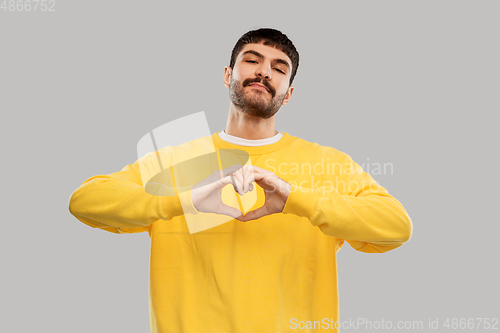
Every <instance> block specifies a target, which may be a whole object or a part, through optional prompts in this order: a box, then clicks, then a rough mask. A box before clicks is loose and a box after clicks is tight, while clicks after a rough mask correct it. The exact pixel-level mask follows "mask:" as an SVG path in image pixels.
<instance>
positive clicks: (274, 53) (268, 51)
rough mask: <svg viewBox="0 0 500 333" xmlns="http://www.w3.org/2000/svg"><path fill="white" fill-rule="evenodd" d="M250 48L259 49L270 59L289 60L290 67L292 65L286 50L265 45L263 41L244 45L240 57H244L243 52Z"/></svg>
mask: <svg viewBox="0 0 500 333" xmlns="http://www.w3.org/2000/svg"><path fill="white" fill-rule="evenodd" d="M248 50H253V51H257V52H258V53H260V54H262V55H263V56H264V57H266V58H269V59H283V60H285V61H286V62H288V64H289V66H290V68H291V67H292V61H291V60H290V58H289V57H288V56H287V55H286V53H285V52H283V51H281V50H278V49H276V48H274V47H272V46H268V45H264V44H263V43H258V44H257V43H250V44H245V45H243V47H242V49H241V51H240V54H239V55H238V58H241V57H243V53H245V51H248Z"/></svg>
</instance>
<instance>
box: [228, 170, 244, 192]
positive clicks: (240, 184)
mask: <svg viewBox="0 0 500 333" xmlns="http://www.w3.org/2000/svg"><path fill="white" fill-rule="evenodd" d="M231 181H232V182H233V187H234V190H235V191H236V192H238V194H239V195H243V194H245V192H244V181H243V175H242V174H241V172H240V171H237V172H235V173H233V174H232V175H231Z"/></svg>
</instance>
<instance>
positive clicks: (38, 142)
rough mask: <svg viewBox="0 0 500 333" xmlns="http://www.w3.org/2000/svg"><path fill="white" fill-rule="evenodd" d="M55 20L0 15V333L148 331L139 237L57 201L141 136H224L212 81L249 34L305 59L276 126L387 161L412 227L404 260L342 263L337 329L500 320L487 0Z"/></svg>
mask: <svg viewBox="0 0 500 333" xmlns="http://www.w3.org/2000/svg"><path fill="white" fill-rule="evenodd" d="M55 9H56V11H55V12H50V13H49V12H41V11H38V12H17V11H16V12H8V11H7V12H4V11H3V10H1V11H0V37H1V46H0V47H1V52H0V61H1V65H0V96H1V100H0V108H1V111H2V131H1V135H2V150H3V151H4V153H5V154H4V158H3V159H2V166H1V168H2V175H3V180H2V183H3V184H2V189H3V195H2V222H3V228H2V236H3V237H2V242H1V243H0V244H1V245H0V246H1V253H2V284H1V287H0V294H1V297H0V299H1V303H2V309H3V316H2V320H1V323H0V330H1V331H2V332H12V333H14V332H35V331H37V332H38V331H44V332H49V331H50V332H72V333H76V332H133V333H139V332H149V314H148V267H149V246H150V239H149V237H148V234H147V233H142V234H133V235H115V234H111V233H108V232H105V231H101V230H98V229H93V228H90V227H88V226H86V225H84V224H83V223H81V222H79V221H78V220H76V219H75V218H74V217H73V216H72V215H70V213H69V211H68V200H69V197H70V195H71V193H72V192H73V191H74V190H75V189H76V188H77V187H78V186H79V185H80V184H81V183H82V182H83V181H85V180H86V179H87V178H89V177H91V176H94V175H97V174H107V173H111V172H115V171H118V170H120V169H121V168H122V167H123V166H125V165H126V164H130V163H132V162H134V161H135V160H136V158H137V156H136V144H137V142H138V140H139V139H140V138H141V137H142V136H143V135H144V134H146V133H147V132H148V131H150V130H152V129H154V128H156V127H158V126H160V125H162V124H164V123H166V122H168V121H171V120H174V119H177V118H179V117H182V116H184V115H188V114H192V113H195V112H199V111H205V112H206V115H207V119H208V121H209V125H210V130H211V131H212V133H213V132H215V131H219V130H222V129H224V128H225V124H226V117H227V111H228V106H229V101H228V92H227V89H226V88H225V87H224V85H223V80H222V75H223V68H224V66H225V65H227V64H228V62H229V56H230V52H231V49H232V47H233V46H234V43H235V42H236V40H237V39H238V38H239V37H240V36H241V35H242V34H243V33H245V32H246V31H248V30H250V29H254V28H258V27H274V28H277V29H280V30H282V31H283V32H284V33H285V34H287V35H288V36H289V37H290V38H291V39H292V40H293V42H294V44H295V45H296V47H297V48H298V50H299V52H300V55H301V64H300V68H299V71H298V74H297V77H296V80H295V82H294V86H295V92H294V95H293V97H292V99H291V101H290V103H289V104H288V105H287V106H285V107H283V108H282V109H281V110H280V111H279V113H278V116H277V130H279V131H283V132H287V133H289V134H291V135H295V136H299V137H302V138H304V139H306V140H309V141H312V142H318V143H320V144H322V145H327V146H332V147H335V148H337V149H339V150H342V151H344V152H347V153H348V154H350V155H351V156H352V157H353V158H354V160H355V161H357V162H358V163H360V164H361V163H366V162H367V161H369V162H370V163H392V164H393V166H394V172H393V174H389V175H383V176H374V178H375V179H376V180H377V181H379V182H380V183H381V184H382V185H383V186H384V187H386V188H387V189H388V190H389V192H390V193H391V194H393V195H394V196H395V197H396V198H397V199H398V200H400V201H401V202H402V203H403V205H404V206H405V208H406V209H407V211H408V213H409V214H410V217H411V218H412V220H413V224H414V233H413V237H412V239H411V241H410V242H408V243H407V244H405V245H403V246H402V247H400V248H399V249H396V250H394V251H392V252H389V253H386V254H381V255H377V254H373V255H370V254H364V253H360V252H356V251H354V250H353V249H352V248H351V247H350V246H349V245H347V244H346V245H345V246H344V248H343V249H342V250H341V251H340V252H339V256H338V258H339V280H340V281H339V289H340V314H341V319H342V320H348V319H349V318H351V319H356V318H366V319H368V320H372V321H377V320H378V321H380V320H381V319H384V320H386V321H388V320H390V321H393V322H396V321H398V320H422V321H424V322H425V323H427V322H428V320H429V318H431V319H433V320H434V319H437V318H438V319H439V320H440V325H441V323H442V322H444V320H445V319H446V318H453V317H455V318H477V317H480V318H484V317H489V318H492V317H495V316H496V317H497V318H498V317H499V315H498V314H499V311H498V310H499V306H498V299H499V296H500V294H499V288H498V285H497V283H496V281H498V280H499V278H500V276H499V272H498V268H495V267H497V265H498V264H494V262H497V261H498V245H497V242H498V234H499V227H498V222H499V219H498V215H497V212H496V207H497V206H498V199H499V195H498V185H499V184H498V172H497V167H498V164H497V162H498V158H497V156H496V155H497V153H498V141H499V140H498V139H499V138H498V134H497V126H498V115H497V113H498V111H499V106H500V100H499V88H500V87H499V77H500V66H499V61H498V59H500V50H499V43H498V41H499V40H500V36H499V35H500V21H499V20H498V17H499V10H500V2H498V1H479V0H478V1H437V0H434V1H349V2H348V1H332V2H328V3H327V2H326V1H325V2H323V3H316V2H312V1H307V2H302V3H301V4H299V5H297V4H295V3H292V2H284V1H282V2H265V1H252V2H225V3H222V2H217V3H213V2H198V3H191V2H186V3H183V4H180V2H177V3H176V4H171V3H169V2H167V1H129V0H120V1H116V0H115V1H97V0H86V1H60V0H56V6H55ZM495 258H497V259H495ZM443 330H444V329H443ZM298 331H299V330H298ZM358 331H363V330H361V329H360V330H358ZM462 331H467V330H462ZM475 331H476V332H479V331H481V330H475Z"/></svg>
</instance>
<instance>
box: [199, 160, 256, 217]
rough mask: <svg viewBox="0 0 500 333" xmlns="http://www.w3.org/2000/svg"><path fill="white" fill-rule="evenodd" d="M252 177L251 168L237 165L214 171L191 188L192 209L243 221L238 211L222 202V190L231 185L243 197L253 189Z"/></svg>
mask: <svg viewBox="0 0 500 333" xmlns="http://www.w3.org/2000/svg"><path fill="white" fill-rule="evenodd" d="M252 176H253V174H252V168H250V167H249V166H244V167H242V166H241V165H239V164H237V165H233V166H230V167H229V168H226V169H222V170H218V171H215V172H214V173H212V174H211V175H210V176H208V177H207V178H205V179H204V180H202V181H201V182H199V183H198V184H196V185H194V186H193V188H192V191H191V199H192V201H193V205H194V207H195V208H196V209H197V210H198V211H199V212H202V213H215V214H223V215H228V216H231V217H233V218H235V219H238V220H240V221H243V214H242V212H241V211H240V210H239V209H236V208H234V207H231V206H228V205H226V204H224V203H223V202H222V197H221V194H222V188H223V187H224V186H226V185H227V184H231V183H232V184H233V186H234V189H235V190H236V191H237V192H238V193H239V194H240V195H243V194H245V193H247V192H249V191H252V189H253V184H252V181H253V177H252Z"/></svg>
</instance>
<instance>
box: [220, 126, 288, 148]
mask: <svg viewBox="0 0 500 333" xmlns="http://www.w3.org/2000/svg"><path fill="white" fill-rule="evenodd" d="M219 137H220V138H221V139H222V140H224V141H226V142H229V143H232V144H234V145H238V146H247V147H257V146H264V145H270V144H272V143H276V142H278V141H279V140H280V139H281V138H282V137H283V133H280V132H278V134H276V135H275V136H272V137H270V138H266V139H260V140H249V139H243V138H239V137H237V136H233V135H229V134H227V133H226V132H225V131H224V130H222V131H220V132H219Z"/></svg>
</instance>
